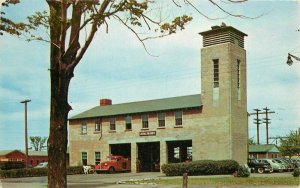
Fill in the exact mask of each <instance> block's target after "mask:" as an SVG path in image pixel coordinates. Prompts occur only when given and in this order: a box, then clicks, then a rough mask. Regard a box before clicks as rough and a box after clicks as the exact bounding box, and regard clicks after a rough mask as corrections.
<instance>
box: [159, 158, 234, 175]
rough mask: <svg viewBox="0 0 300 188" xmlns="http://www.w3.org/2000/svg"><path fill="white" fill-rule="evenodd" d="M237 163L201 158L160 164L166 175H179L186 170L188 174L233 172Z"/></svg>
mask: <svg viewBox="0 0 300 188" xmlns="http://www.w3.org/2000/svg"><path fill="white" fill-rule="evenodd" d="M238 167H239V164H238V163H237V162H236V161H234V160H222V161H213V160H201V161H193V162H187V163H171V164H164V165H162V167H161V168H162V171H163V173H165V174H166V175H167V176H181V175H182V174H183V173H185V172H187V173H188V175H190V176H194V175H220V174H233V173H234V172H235V171H237V169H238Z"/></svg>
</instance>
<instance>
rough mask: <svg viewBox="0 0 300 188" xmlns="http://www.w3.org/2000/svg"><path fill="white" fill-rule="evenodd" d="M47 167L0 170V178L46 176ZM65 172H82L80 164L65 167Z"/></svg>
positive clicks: (70, 173) (71, 173)
mask: <svg viewBox="0 0 300 188" xmlns="http://www.w3.org/2000/svg"><path fill="white" fill-rule="evenodd" d="M47 173H48V169H47V168H28V169H25V168H22V169H12V170H0V178H21V177H38V176H47ZM67 174H68V175H73V174H83V168H82V166H74V167H67Z"/></svg>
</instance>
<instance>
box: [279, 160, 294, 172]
mask: <svg viewBox="0 0 300 188" xmlns="http://www.w3.org/2000/svg"><path fill="white" fill-rule="evenodd" d="M280 159H281V160H282V161H284V162H286V163H287V165H288V171H293V170H294V168H295V164H294V162H293V161H292V159H289V158H280Z"/></svg>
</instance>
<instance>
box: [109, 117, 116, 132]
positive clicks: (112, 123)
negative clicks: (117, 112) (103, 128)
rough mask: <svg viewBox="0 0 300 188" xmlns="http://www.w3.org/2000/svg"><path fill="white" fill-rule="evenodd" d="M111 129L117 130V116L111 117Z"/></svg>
mask: <svg viewBox="0 0 300 188" xmlns="http://www.w3.org/2000/svg"><path fill="white" fill-rule="evenodd" d="M109 130H111V131H115V130H116V118H115V117H113V118H110V121H109Z"/></svg>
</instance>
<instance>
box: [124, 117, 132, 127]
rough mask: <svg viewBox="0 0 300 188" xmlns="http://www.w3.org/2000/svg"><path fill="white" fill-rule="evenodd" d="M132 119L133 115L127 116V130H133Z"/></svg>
mask: <svg viewBox="0 0 300 188" xmlns="http://www.w3.org/2000/svg"><path fill="white" fill-rule="evenodd" d="M131 120H132V117H131V116H129V115H128V116H126V118H125V126H126V127H125V128H126V130H131V129H132V125H131Z"/></svg>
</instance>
